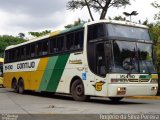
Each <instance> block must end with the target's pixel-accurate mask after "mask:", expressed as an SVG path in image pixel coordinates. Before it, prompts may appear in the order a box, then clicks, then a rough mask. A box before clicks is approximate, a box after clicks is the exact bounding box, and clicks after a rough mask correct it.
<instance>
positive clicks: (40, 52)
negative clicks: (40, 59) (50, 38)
mask: <svg viewBox="0 0 160 120" xmlns="http://www.w3.org/2000/svg"><path fill="white" fill-rule="evenodd" d="M37 54H38V56H41V55H42V42H39V43H38V46H37Z"/></svg>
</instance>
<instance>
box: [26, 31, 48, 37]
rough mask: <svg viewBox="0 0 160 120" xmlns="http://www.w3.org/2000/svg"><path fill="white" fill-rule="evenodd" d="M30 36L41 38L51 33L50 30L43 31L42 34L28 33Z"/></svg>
mask: <svg viewBox="0 0 160 120" xmlns="http://www.w3.org/2000/svg"><path fill="white" fill-rule="evenodd" d="M28 33H29V34H30V35H32V36H33V37H40V36H43V35H46V34H48V33H51V31H50V30H45V31H42V32H28Z"/></svg>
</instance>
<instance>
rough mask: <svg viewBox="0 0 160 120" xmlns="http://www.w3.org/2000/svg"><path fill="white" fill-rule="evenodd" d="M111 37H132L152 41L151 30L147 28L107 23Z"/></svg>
mask: <svg viewBox="0 0 160 120" xmlns="http://www.w3.org/2000/svg"><path fill="white" fill-rule="evenodd" d="M106 27H107V31H108V36H109V37H120V38H130V39H137V40H146V41H150V36H149V31H148V29H145V28H138V27H130V26H124V25H116V24H106Z"/></svg>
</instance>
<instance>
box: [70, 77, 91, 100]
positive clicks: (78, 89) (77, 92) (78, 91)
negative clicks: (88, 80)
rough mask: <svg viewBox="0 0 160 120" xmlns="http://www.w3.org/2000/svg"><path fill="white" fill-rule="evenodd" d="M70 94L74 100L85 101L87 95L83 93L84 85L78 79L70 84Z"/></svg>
mask: <svg viewBox="0 0 160 120" xmlns="http://www.w3.org/2000/svg"><path fill="white" fill-rule="evenodd" d="M71 94H72V96H73V99H74V100H76V101H85V100H87V99H88V98H89V96H86V95H84V85H83V82H82V81H81V80H80V79H77V80H75V81H74V82H73V84H72V85H71Z"/></svg>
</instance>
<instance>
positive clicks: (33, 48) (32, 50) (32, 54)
mask: <svg viewBox="0 0 160 120" xmlns="http://www.w3.org/2000/svg"><path fill="white" fill-rule="evenodd" d="M35 56H36V46H35V45H34V44H32V45H31V57H35Z"/></svg>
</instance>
